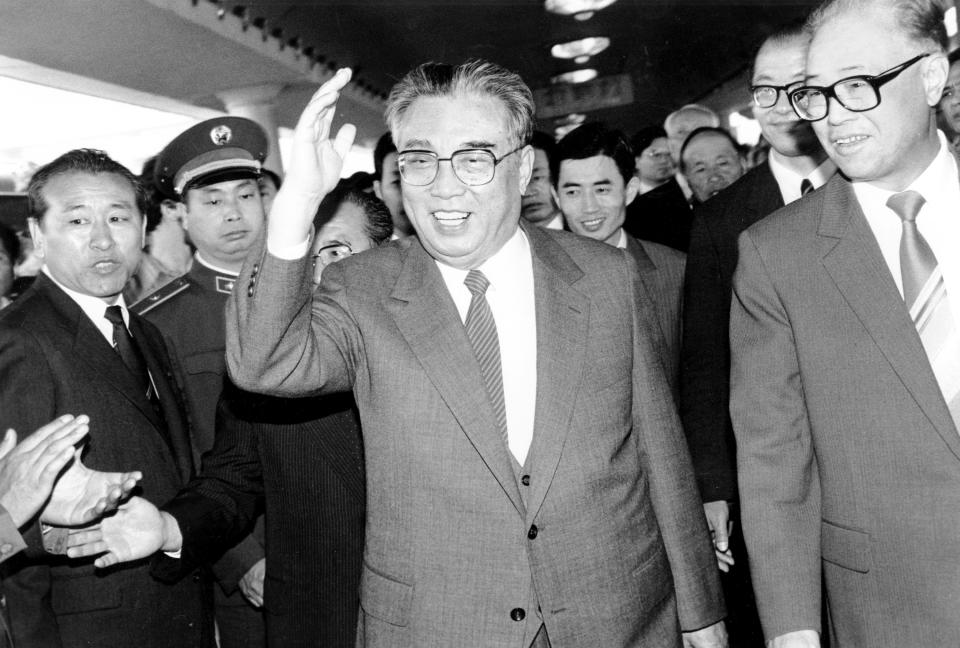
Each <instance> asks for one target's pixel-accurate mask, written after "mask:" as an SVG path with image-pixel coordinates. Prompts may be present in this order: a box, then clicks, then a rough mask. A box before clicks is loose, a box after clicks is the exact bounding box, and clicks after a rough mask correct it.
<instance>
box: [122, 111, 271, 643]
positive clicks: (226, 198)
mask: <svg viewBox="0 0 960 648" xmlns="http://www.w3.org/2000/svg"><path fill="white" fill-rule="evenodd" d="M267 147H268V144H267V136H266V134H265V133H264V131H263V129H262V128H261V127H260V126H259V125H257V124H256V123H255V122H252V121H250V120H248V119H244V118H240V117H218V118H215V119H210V120H207V121H204V122H201V123H199V124H197V125H195V126H193V127H191V128H189V129H187V130H186V131H184V132H183V133H181V134H180V135H179V136H177V137H176V138H175V139H174V140H173V141H172V142H170V143H169V144H168V145H167V146H166V147H165V148H164V149H163V151H161V153H160V155H159V156H158V158H157V164H156V167H155V171H154V173H155V178H154V179H155V182H156V184H157V186H158V187H159V188H160V190H161V191H162V192H164V193H165V194H166V195H167V196H168V197H169V198H171V199H172V200H174V201H175V203H176V209H177V210H178V211H179V214H180V217H181V218H180V220H181V222H182V224H183V227H184V229H185V230H186V231H187V235H188V236H189V237H190V240H191V242H192V243H193V244H194V246H195V247H196V253H195V257H194V263H193V265H192V266H191V268H190V270H189V271H188V272H187V273H186V274H184V275H183V276H181V277H179V278H178V279H176V280H174V281H172V282H171V283H169V284H167V285H166V286H164V287H163V288H161V289H159V290H157V291H156V292H154V293H153V294H151V295H148V296H147V297H145V298H144V299H142V300H141V301H140V302H138V303H137V304H136V305H135V306H134V311H135V312H137V313H139V314H141V315H143V316H144V317H145V318H146V319H148V320H150V322H152V323H153V324H155V325H156V326H157V328H158V329H160V331H161V333H162V334H163V336H164V338H165V339H166V341H167V344H168V345H169V348H170V349H171V351H172V355H173V360H174V363H175V364H176V365H177V367H176V369H177V375H178V379H179V381H180V383H181V388H182V389H183V392H184V394H185V396H186V400H187V409H188V412H189V415H190V428H191V436H192V442H193V451H194V459H195V461H197V462H198V463H197V465H200V463H199V461H200V457H201V456H202V455H203V454H204V453H205V452H206V451H208V450H209V449H210V448H211V447H213V440H214V430H215V420H216V410H217V402H218V400H219V398H220V395H221V392H222V391H223V390H224V388H225V386H226V388H227V389H230V387H229V385H225V380H224V376H225V365H224V346H225V342H224V319H223V312H224V306H225V304H226V301H227V297H228V296H229V294H230V291H231V290H232V289H233V284H234V282H235V281H236V277H237V275H238V274H239V272H240V267H241V265H242V264H243V260H244V258H245V257H246V255H247V252H248V250H249V249H250V247H251V246H252V245H253V243H254V241H255V240H256V239H257V237H258V236H259V234H260V232H261V229H262V228H263V220H264V210H263V203H262V200H261V196H260V188H259V185H258V179H259V176H260V173H261V165H262V163H263V160H264V158H266V155H267ZM262 539H263V535H262V524H260V523H258V525H257V528H256V529H255V530H254V533H253V534H251V535H250V536H248V537H247V538H245V539H244V540H243V541H242V542H241V543H240V544H239V545H237V546H236V547H235V548H234V549H232V550H230V551H229V552H227V553H226V554H225V555H224V557H223V558H222V559H221V560H220V561H219V562H217V563H216V564H214V565H213V572H214V575H215V576H216V577H217V580H218V581H219V583H220V587H219V588H216V594H217V600H216V603H217V607H216V617H217V626H218V628H219V629H220V642H221V646H222V648H235V647H237V646H241V647H245V646H261V647H262V646H263V645H264V629H263V621H262V616H261V615H260V612H259V610H256V609H254V607H252V606H253V605H255V606H257V607H259V606H260V605H262V601H263V578H264V565H265V562H264V553H263V544H262Z"/></svg>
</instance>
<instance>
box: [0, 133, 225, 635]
mask: <svg viewBox="0 0 960 648" xmlns="http://www.w3.org/2000/svg"><path fill="white" fill-rule="evenodd" d="M27 192H28V196H29V200H30V214H31V216H30V221H29V225H30V233H31V235H32V237H33V241H34V245H35V247H36V250H37V253H38V254H39V255H40V257H41V258H42V259H43V261H44V265H43V269H42V272H41V274H40V275H39V276H38V277H37V279H36V281H35V282H34V284H33V286H32V287H31V288H30V289H29V290H28V291H27V292H26V293H24V294H23V295H22V296H21V297H20V298H19V299H17V301H16V302H15V303H14V304H13V305H12V306H10V307H8V308H6V309H4V311H3V313H2V315H0V368H2V379H0V427H2V428H8V427H11V428H14V429H16V430H34V429H36V428H38V427H40V426H41V425H42V424H43V423H45V422H47V421H50V420H51V419H53V418H54V417H55V416H57V415H59V414H62V413H63V412H85V413H86V414H88V415H89V417H90V419H91V420H92V421H93V422H94V425H93V426H91V430H90V437H91V443H90V445H89V448H88V450H87V452H86V455H85V457H84V461H85V462H86V464H87V465H89V466H90V467H91V468H93V469H95V470H99V471H115V470H125V469H127V468H129V467H132V466H136V467H138V468H139V469H141V470H142V471H143V479H142V480H141V481H140V484H139V486H140V493H141V494H142V495H143V496H144V497H146V498H149V499H151V500H152V501H160V502H163V501H166V500H168V499H169V498H170V497H172V496H173V495H174V494H176V492H177V491H178V490H179V489H180V487H182V486H183V485H184V484H185V483H186V482H187V480H188V479H189V477H190V475H191V472H192V469H193V462H192V457H191V453H190V441H189V437H188V434H187V424H186V415H185V413H184V411H183V409H182V407H181V405H180V399H179V394H178V392H177V387H176V386H175V385H174V384H173V383H172V382H171V381H170V380H169V379H168V376H169V375H170V373H171V365H170V361H169V358H168V354H167V349H166V347H165V345H164V343H163V339H162V337H161V336H160V333H159V332H158V331H157V330H156V328H154V327H153V326H152V325H151V324H149V323H148V322H145V321H143V320H142V319H141V318H139V317H137V316H136V315H134V314H131V313H130V312H128V311H127V308H126V303H125V302H124V299H123V297H122V294H121V291H122V290H123V287H124V285H125V284H126V282H127V280H128V279H129V277H130V275H131V274H132V273H133V271H134V270H135V269H136V267H137V264H138V263H139V260H140V254H141V250H142V247H143V237H144V220H143V206H144V200H145V197H144V194H143V190H142V188H141V185H140V184H139V182H138V179H137V178H136V177H135V176H134V175H133V174H131V173H130V171H128V170H127V169H126V168H125V167H123V166H121V165H120V164H118V163H117V162H115V161H113V160H112V159H110V158H109V157H108V156H107V155H106V154H104V153H102V152H100V151H92V150H85V149H84V150H75V151H70V152H69V153H66V154H64V155H62V156H60V157H59V158H57V159H56V160H54V161H53V162H50V163H49V164H47V165H45V166H43V167H41V168H40V169H39V170H37V172H36V173H35V174H34V175H33V178H32V179H31V180H30V184H29V186H28V189H27ZM62 535H63V534H62V530H53V531H49V530H46V532H45V533H44V545H45V546H46V547H47V548H48V551H53V552H55V553H64V552H65V549H66V542H65V541H62V540H63V538H62ZM4 566H5V567H6V568H7V574H8V576H7V577H5V579H4V594H5V597H6V600H7V604H8V609H9V613H10V622H11V628H12V630H13V637H14V640H15V642H16V645H17V646H18V648H24V647H33V646H37V647H42V648H49V647H59V646H65V647H66V646H77V647H80V646H88V645H89V642H90V638H91V637H97V639H98V641H99V642H101V643H102V644H104V645H136V646H144V647H149V646H157V647H160V646H169V645H171V644H176V645H178V646H198V647H201V646H202V647H208V646H212V645H213V624H212V622H211V619H210V615H209V604H208V599H209V596H210V590H209V583H208V581H207V580H206V579H205V577H204V576H203V575H202V574H200V573H195V574H194V575H193V577H190V578H185V579H183V580H182V581H181V582H180V583H178V584H177V585H173V586H168V585H164V584H162V583H159V582H157V581H155V580H154V579H153V578H152V577H151V576H150V574H149V566H148V565H146V564H143V563H134V564H131V565H126V566H124V567H122V568H119V569H116V570H112V571H110V572H108V573H95V571H94V567H93V565H92V564H89V563H85V562H70V561H66V560H64V559H63V557H62V556H58V555H50V554H49V553H43V552H35V551H34V552H31V551H27V552H23V553H21V554H20V555H18V556H16V557H15V558H13V559H11V560H9V561H7V562H6V563H5V565H4Z"/></svg>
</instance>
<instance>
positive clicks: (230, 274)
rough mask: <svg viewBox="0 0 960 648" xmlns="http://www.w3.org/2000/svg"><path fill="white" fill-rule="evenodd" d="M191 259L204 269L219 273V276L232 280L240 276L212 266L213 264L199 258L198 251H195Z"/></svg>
mask: <svg viewBox="0 0 960 648" xmlns="http://www.w3.org/2000/svg"><path fill="white" fill-rule="evenodd" d="M193 257H194V258H195V259H196V260H197V262H198V263H199V264H200V265H202V266H204V267H206V268H210V269H211V270H213V271H214V272H218V273H220V274H225V275H229V276H231V277H234V278H236V277H239V276H240V273H239V272H234V271H233V270H227V269H226V268H221V267H220V266H218V265H214V264H212V263H210V262H209V261H207V260H206V259H204V258H203V257H202V256H200V251H199V250H197V251H196V252H194V254H193Z"/></svg>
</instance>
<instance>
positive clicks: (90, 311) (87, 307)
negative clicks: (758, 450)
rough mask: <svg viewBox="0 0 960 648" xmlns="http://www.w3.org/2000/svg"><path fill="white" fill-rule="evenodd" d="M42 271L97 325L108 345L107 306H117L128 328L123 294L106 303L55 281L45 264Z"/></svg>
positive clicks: (111, 341) (111, 344) (111, 335)
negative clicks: (110, 302)
mask: <svg viewBox="0 0 960 648" xmlns="http://www.w3.org/2000/svg"><path fill="white" fill-rule="evenodd" d="M41 270H42V272H43V273H44V274H45V275H47V276H48V277H49V278H50V280H51V281H52V282H53V283H55V284H57V286H59V287H60V289H61V290H62V291H63V292H65V293H67V295H68V296H69V297H70V299H72V300H73V301H75V302H76V303H77V306H79V307H80V310H82V311H83V312H84V314H85V315H86V316H87V317H89V318H90V321H91V322H93V325H94V326H96V327H97V330H98V331H100V333H101V334H103V337H104V338H106V340H107V342H109V343H110V346H111V347H112V346H113V324H111V323H110V322H109V321H107V318H106V317H104V315H105V314H106V312H107V306H119V307H120V312H121V313H123V323H124V325H126V327H127V330H128V331H129V330H130V313H128V312H127V303H126V302H125V301H124V300H123V294H120V295H117V299H116V301H114V302H113V303H112V304H108V303H107V302H105V301H103V300H102V299H100V298H99V297H94V296H92V295H85V294H83V293H79V292H77V291H76V290H71V289H69V288H67V287H66V286H64V285H63V284H62V283H60V282H59V281H57V280H56V279H55V278H54V276H53V275H52V274H50V270H49V269H47V266H46V265H44V266H43V268H42V269H41Z"/></svg>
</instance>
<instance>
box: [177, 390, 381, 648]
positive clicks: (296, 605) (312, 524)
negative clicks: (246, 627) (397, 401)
mask: <svg viewBox="0 0 960 648" xmlns="http://www.w3.org/2000/svg"><path fill="white" fill-rule="evenodd" d="M220 410H221V411H220V419H219V420H221V421H224V422H225V423H226V424H224V425H220V426H218V433H217V439H216V443H215V445H214V447H213V450H211V451H210V452H209V453H208V454H207V455H206V456H205V457H204V461H203V471H202V473H201V476H200V478H198V479H197V480H195V481H194V482H192V483H191V484H190V485H189V486H188V487H187V488H186V489H185V490H184V491H182V492H181V493H180V494H179V495H178V496H177V497H176V498H175V499H174V500H173V501H171V502H169V503H168V504H167V505H166V506H164V509H165V510H166V511H168V512H170V513H171V514H172V515H173V516H174V517H175V518H177V521H178V522H179V523H180V528H181V532H182V533H183V539H184V549H183V555H182V561H183V565H181V566H180V567H174V568H176V569H184V568H190V567H192V566H193V565H196V564H203V563H204V562H207V561H209V560H212V559H216V558H217V555H218V554H219V553H220V552H222V551H223V549H224V547H225V546H228V545H230V544H231V543H233V542H236V541H237V540H239V539H240V538H242V537H243V536H244V535H245V534H246V533H247V532H248V529H249V527H250V525H251V524H252V523H253V521H254V520H255V519H256V517H257V516H258V515H259V513H260V511H261V510H263V509H265V510H266V520H267V524H266V541H267V577H266V583H265V593H264V610H265V612H266V621H267V643H268V645H270V646H277V647H278V648H283V647H287V646H290V647H295V646H303V647H304V648H308V647H311V648H315V647H319V646H323V647H324V648H353V646H354V643H355V639H356V628H357V610H358V607H359V600H360V594H359V585H360V565H361V557H362V553H363V538H364V522H365V501H364V498H365V486H364V469H363V447H362V444H361V440H360V426H359V421H358V420H357V417H356V413H355V410H354V408H353V398H352V397H350V395H349V394H343V395H334V396H327V397H322V398H307V399H277V398H270V397H267V396H254V395H250V394H248V395H246V396H245V397H243V398H242V399H238V400H232V401H229V402H228V401H224V402H221V405H220Z"/></svg>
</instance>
